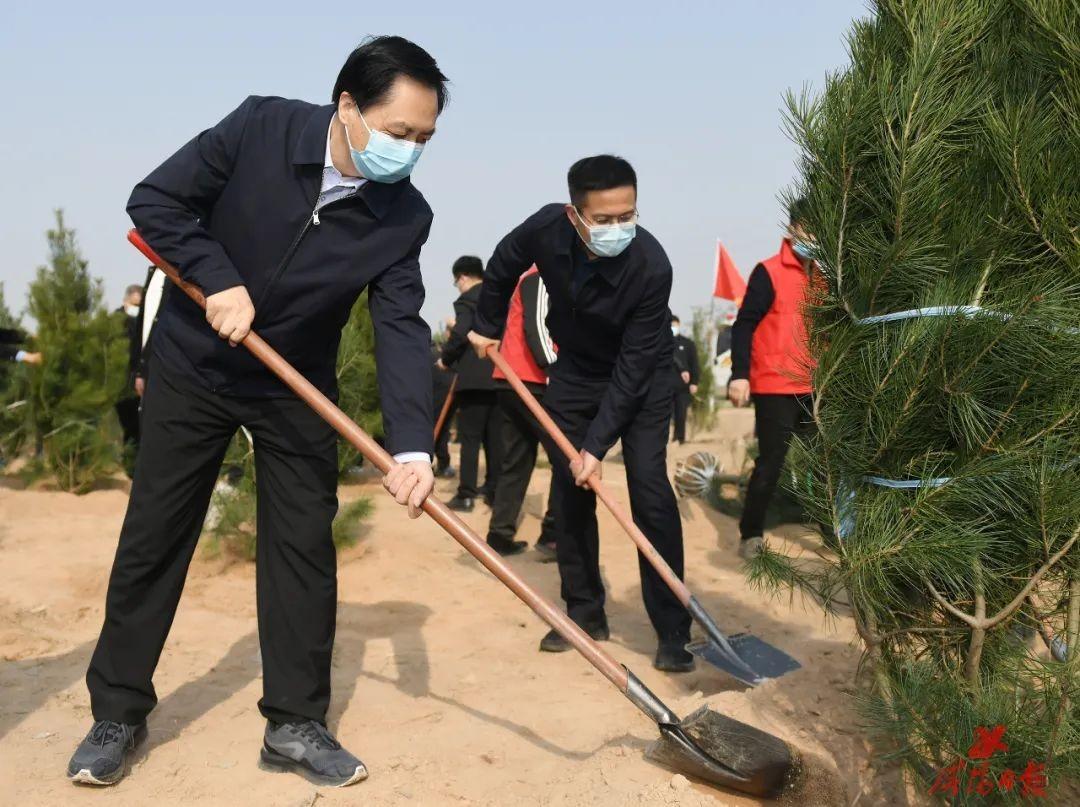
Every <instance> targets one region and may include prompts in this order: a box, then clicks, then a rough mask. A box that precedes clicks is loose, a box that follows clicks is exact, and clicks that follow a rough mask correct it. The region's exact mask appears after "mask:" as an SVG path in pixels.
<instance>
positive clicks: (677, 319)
mask: <svg viewBox="0 0 1080 807" xmlns="http://www.w3.org/2000/svg"><path fill="white" fill-rule="evenodd" d="M671 321H672V322H677V323H679V324H680V325H682V320H681V319H679V315H678V314H672V315H671Z"/></svg>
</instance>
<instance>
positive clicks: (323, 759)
mask: <svg viewBox="0 0 1080 807" xmlns="http://www.w3.org/2000/svg"><path fill="white" fill-rule="evenodd" d="M259 767H260V768H262V769H263V770H264V771H273V772H275V773H282V772H285V771H291V772H292V773H298V774H300V775H301V776H303V777H304V778H305V779H307V780H308V781H309V782H312V783H314V784H317V785H330V786H331V787H345V786H346V785H352V784H355V783H357V782H361V781H363V780H364V779H367V775H368V773H367V768H365V767H364V763H363V762H361V761H360V760H359V759H357V758H356V757H354V756H353V755H352V754H350V753H349V752H348V751H346V750H345V749H344V748H342V747H341V743H339V742H338V741H337V740H336V739H334V735H333V734H331V733H330V731H329V729H327V728H326V726H324V725H323V724H322V723H317V722H315V721H314V720H306V721H304V722H303V723H274V722H272V721H267V723H266V733H265V734H264V735H263V747H262V753H261V754H260V756H259Z"/></svg>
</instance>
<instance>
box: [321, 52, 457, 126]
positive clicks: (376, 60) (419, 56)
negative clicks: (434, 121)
mask: <svg viewBox="0 0 1080 807" xmlns="http://www.w3.org/2000/svg"><path fill="white" fill-rule="evenodd" d="M398 76H408V77H409V78H411V79H412V80H413V81H416V82H419V83H420V84H423V85H424V86H425V87H430V88H431V89H433V90H435V94H436V96H438V103H439V112H442V110H443V107H444V106H446V101H447V99H448V97H449V96H448V94H447V91H446V82H447V81H448V79H447V78H446V76H444V75H443V72H442V70H440V69H439V65H438V64H436V62H435V59H433V58H432V56H431V54H430V53H428V52H427V51H426V50H424V49H423V48H422V47H420V46H419V45H417V44H416V43H415V42H410V41H409V40H408V39H405V38H404V37H400V36H374V37H369V38H368V39H365V40H364V41H363V42H361V43H360V47H358V48H356V50H354V51H353V52H352V53H350V54H349V58H348V59H346V60H345V64H344V65H343V66H342V68H341V72H340V73H338V77H337V81H336V82H335V83H334V92H333V94H332V95H331V98H330V100H331V101H333V102H334V103H335V104H336V103H337V102H338V99H339V98H340V97H341V93H343V92H347V93H348V94H349V95H350V96H352V98H353V100H355V101H356V104H357V106H359V107H360V109H361V110H364V109H367V108H368V107H369V106H372V105H373V104H378V103H380V102H381V101H384V100H385V99H386V96H387V95H388V94H389V93H390V87H392V86H393V84H394V79H396V78H397V77H398Z"/></svg>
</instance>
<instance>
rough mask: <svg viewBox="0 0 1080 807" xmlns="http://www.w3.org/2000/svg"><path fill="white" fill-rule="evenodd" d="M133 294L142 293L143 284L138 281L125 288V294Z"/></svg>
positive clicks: (128, 295) (126, 295)
mask: <svg viewBox="0 0 1080 807" xmlns="http://www.w3.org/2000/svg"><path fill="white" fill-rule="evenodd" d="M132 294H142V286H140V285H139V284H138V283H132V284H131V285H130V286H128V287H127V288H126V289H124V296H125V297H130V296H131V295H132Z"/></svg>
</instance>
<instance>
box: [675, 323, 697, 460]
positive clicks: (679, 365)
mask: <svg viewBox="0 0 1080 807" xmlns="http://www.w3.org/2000/svg"><path fill="white" fill-rule="evenodd" d="M681 327H682V323H681V322H679V318H678V317H677V316H675V315H674V314H672V316H671V335H672V337H673V338H674V339H675V353H674V356H673V369H674V371H675V378H674V379H673V380H672V385H673V386H674V389H675V392H674V394H673V395H672V396H671V404H672V406H671V408H672V421H673V422H674V424H675V429H674V436H673V437H672V439H673V440H676V441H677V442H678V443H679V445H682V444H683V443H685V442H686V413H687V412H688V411H689V409H690V401H691V399H692V398H693V397H694V395H696V394H697V390H698V381H699V380H700V377H701V367H700V366H699V365H698V356H697V345H695V344H694V340H693V339H689V338H687V337H685V336H683V335H682V333H681V332H680V328H681Z"/></svg>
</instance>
